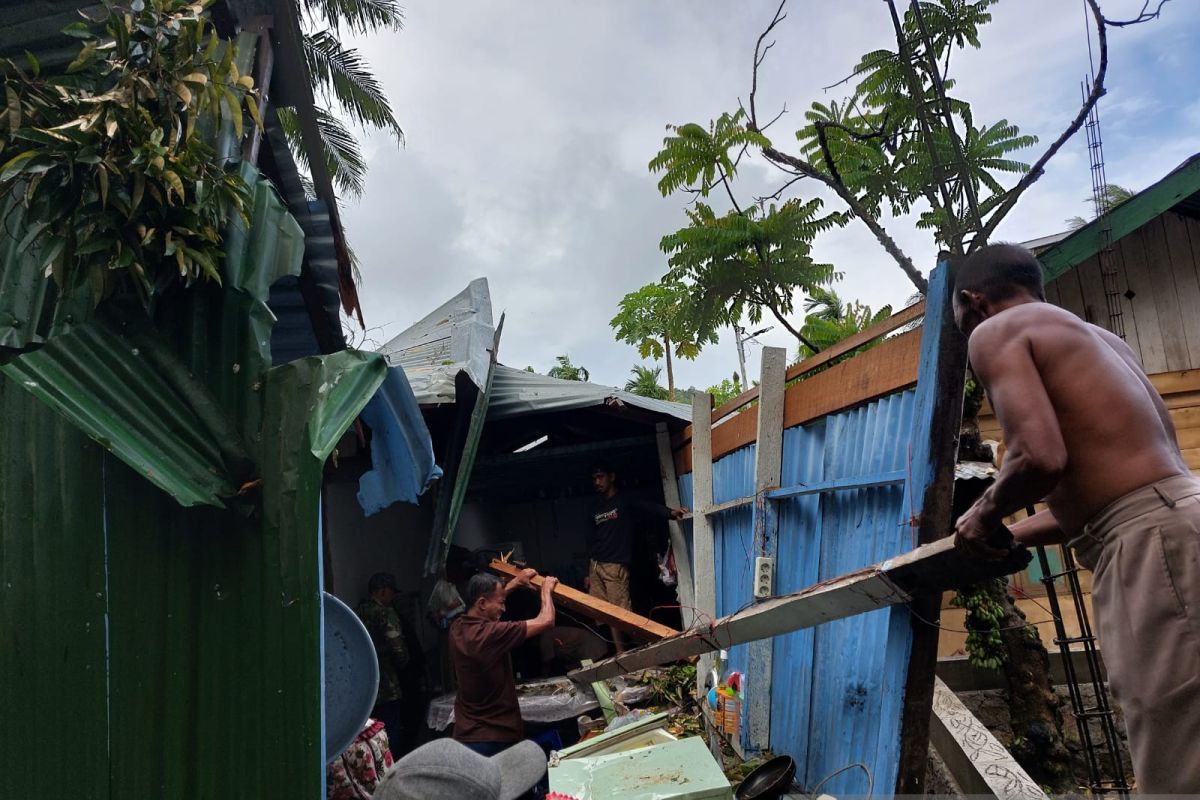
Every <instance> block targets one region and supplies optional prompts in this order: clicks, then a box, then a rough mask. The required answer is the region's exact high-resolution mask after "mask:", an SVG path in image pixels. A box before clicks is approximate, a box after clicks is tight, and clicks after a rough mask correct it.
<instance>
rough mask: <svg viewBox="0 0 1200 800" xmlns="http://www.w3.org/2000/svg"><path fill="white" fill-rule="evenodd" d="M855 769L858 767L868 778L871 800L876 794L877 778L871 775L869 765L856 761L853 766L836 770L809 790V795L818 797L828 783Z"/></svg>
mask: <svg viewBox="0 0 1200 800" xmlns="http://www.w3.org/2000/svg"><path fill="white" fill-rule="evenodd" d="M855 767H858V768H859V769H861V770H862V771H863V774H865V775H866V776H867V800H871V796H872V795H873V794H875V776H874V775H872V774H871V770H869V769H867V765H866V764H864V763H862V762H861V761H855V762H854V763H853V764H847V765H846V766H844V767H842V768H841V769H838V770H834V771H833V772H831V773H829V774H828V775H826V776H825V777H824V778H822V779H821V780H820V781H819V782H818V783H817V785H816V786H814V787H813V788H811V789H809V790H808V794H810V795H812V796H813V797H815V796H817V795H818V794H819V793H820V790H821V787H822V786H824V785H825V784H826V783H828V782H829V781H831V780H833V779H834V778H836V777H837V776H838V775H841V774H842V773H843V772H846V771H847V770H851V769H854V768H855Z"/></svg>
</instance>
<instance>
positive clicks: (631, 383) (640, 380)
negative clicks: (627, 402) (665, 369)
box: [625, 356, 668, 400]
mask: <svg viewBox="0 0 1200 800" xmlns="http://www.w3.org/2000/svg"><path fill="white" fill-rule="evenodd" d="M643 357H644V356H643ZM629 372H630V374H631V376H632V377H630V379H629V380H627V381H625V391H627V392H632V393H633V394H636V395H639V396H641V397H649V398H651V399H653V400H666V399H667V396H668V392H667V389H666V387H664V386H663V385H662V384H660V383H659V379H660V378H661V377H662V367H646V366H642V365H641V364H639V365H637V366H635V367H634V368H633V369H631V370H630V371H629Z"/></svg>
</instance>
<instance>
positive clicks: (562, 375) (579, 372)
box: [546, 355, 591, 382]
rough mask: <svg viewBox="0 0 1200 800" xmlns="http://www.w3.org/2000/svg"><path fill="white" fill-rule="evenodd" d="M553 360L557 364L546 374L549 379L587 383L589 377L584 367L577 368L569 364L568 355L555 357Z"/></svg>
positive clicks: (569, 358)
mask: <svg viewBox="0 0 1200 800" xmlns="http://www.w3.org/2000/svg"><path fill="white" fill-rule="evenodd" d="M554 360H555V361H557V362H558V363H557V364H556V365H554V366H553V367H551V368H550V371H549V372H547V373H546V374H547V375H549V376H550V377H551V378H558V379H559V380H563V381H585V382H586V381H587V379H588V378H589V377H591V376H590V375H589V374H588V371H587V369H586V368H585V367H579V366H576V365H575V364H572V363H571V357H570V356H569V355H561V356H555V357H554Z"/></svg>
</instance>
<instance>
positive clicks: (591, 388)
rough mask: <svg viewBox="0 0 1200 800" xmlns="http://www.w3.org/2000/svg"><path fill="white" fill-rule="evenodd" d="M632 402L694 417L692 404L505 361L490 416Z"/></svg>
mask: <svg viewBox="0 0 1200 800" xmlns="http://www.w3.org/2000/svg"><path fill="white" fill-rule="evenodd" d="M593 406H609V407H613V408H620V407H622V406H632V407H633V408H640V409H643V410H645V411H651V412H653V413H656V414H662V415H664V416H668V417H674V418H676V419H682V420H691V418H692V407H691V406H689V405H686V404H684V403H672V402H669V401H667V400H652V399H650V398H649V397H642V396H640V395H636V394H633V393H631V392H625V391H622V390H620V389H617V388H615V387H612V386H600V385H598V384H595V383H585V382H583V381H564V380H559V379H558V378H550V377H547V376H546V375H538V374H536V373H533V372H526V371H525V370H521V369H513V368H512V367H506V366H503V365H497V366H496V374H495V377H493V378H492V400H491V403H490V404H489V406H488V418H489V419H502V418H504V417H515V416H519V415H521V414H537V413H541V412H545V411H568V410H571V409H576V408H591V407H593Z"/></svg>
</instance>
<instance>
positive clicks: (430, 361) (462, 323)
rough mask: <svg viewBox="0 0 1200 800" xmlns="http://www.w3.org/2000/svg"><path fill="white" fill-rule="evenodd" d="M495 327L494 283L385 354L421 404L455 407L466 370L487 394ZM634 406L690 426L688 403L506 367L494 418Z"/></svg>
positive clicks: (454, 302) (491, 410)
mask: <svg viewBox="0 0 1200 800" xmlns="http://www.w3.org/2000/svg"><path fill="white" fill-rule="evenodd" d="M495 333H496V329H495V327H494V326H493V325H492V298H491V294H490V292H489V290H488V282H487V278H476V279H475V280H473V281H471V283H470V285H468V286H467V288H466V289H464V290H463V291H461V292H459V293H458V294H456V295H455V296H454V297H452V298H451V299H450V300H449V301H447V302H446V303H444V304H442V305H441V306H439V307H438V308H437V309H436V310H435V311H433V312H432V313H430V314H429V315H427V316H426V317H425V318H424V319H422V320H421V321H420V322H418V323H417V324H415V325H413V326H412V327H411V328H409V329H408V330H406V331H404V332H403V333H401V334H400V335H399V336H397V337H396V338H395V339H392V340H391V341H390V342H388V343H387V344H385V345H384V346H383V347H382V348H380V350H379V352H380V354H382V355H383V356H384V358H386V359H387V362H388V364H389V365H390V366H393V367H402V368H403V369H404V373H405V374H406V375H407V376H408V381H409V383H410V384H411V385H412V388H413V393H414V394H415V395H416V397H417V402H419V403H420V404H421V405H426V406H427V405H440V404H442V403H453V402H454V400H455V395H454V378H455V376H457V375H458V373H459V372H465V373H466V374H467V375H468V377H470V379H471V382H472V383H474V384H475V385H476V386H478V387H480V388H481V389H482V388H483V386H484V384H485V383H486V381H487V374H488V362H489V360H490V358H491V352H490V351H491V348H492V347H493V339H494V337H495ZM595 406H606V407H609V408H621V407H623V406H631V407H634V408H640V409H642V410H644V411H650V412H652V413H655V414H662V415H664V416H669V417H674V418H675V419H681V420H690V419H691V418H692V410H691V407H690V406H687V405H685V404H683V403H670V402H667V401H665V400H652V399H650V398H647V397H641V396H639V395H636V394H633V393H631V392H625V391H622V390H620V389H617V388H615V387H612V386H601V385H599V384H595V383H586V382H583V381H564V380H559V379H557V378H550V377H547V376H546V375H538V374H536V373H533V372H526V371H525V370H520V369H514V368H512V367H506V366H503V365H497V366H496V374H495V378H494V385H493V387H492V395H491V402H490V404H489V406H488V419H503V418H506V417H515V416H520V415H522V414H538V413H542V412H546V411H567V410H571V409H577V408H591V407H595Z"/></svg>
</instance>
